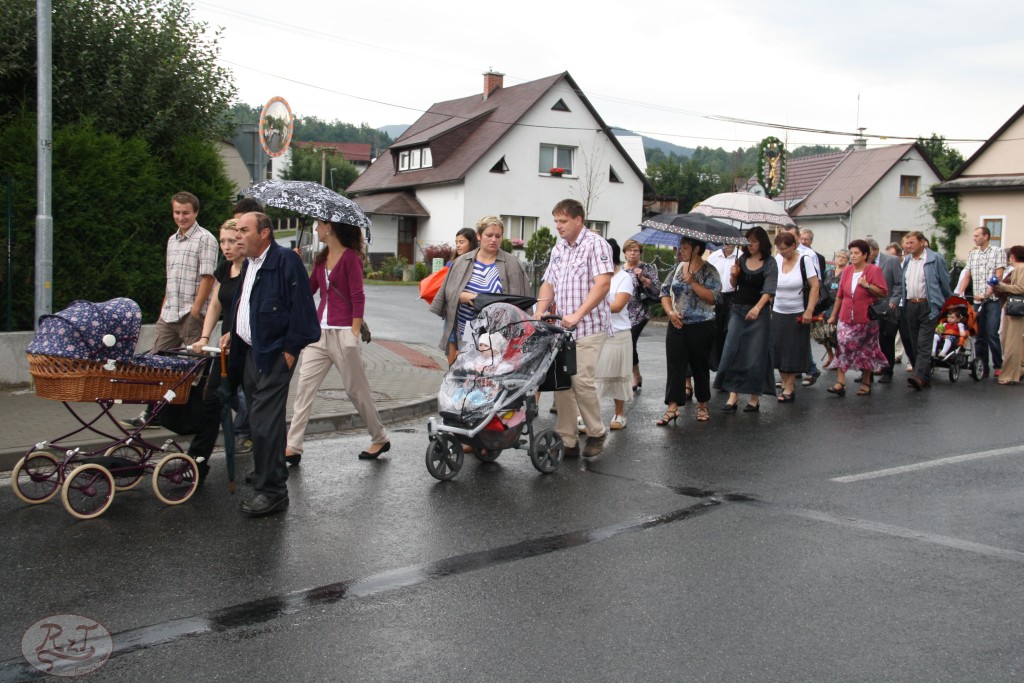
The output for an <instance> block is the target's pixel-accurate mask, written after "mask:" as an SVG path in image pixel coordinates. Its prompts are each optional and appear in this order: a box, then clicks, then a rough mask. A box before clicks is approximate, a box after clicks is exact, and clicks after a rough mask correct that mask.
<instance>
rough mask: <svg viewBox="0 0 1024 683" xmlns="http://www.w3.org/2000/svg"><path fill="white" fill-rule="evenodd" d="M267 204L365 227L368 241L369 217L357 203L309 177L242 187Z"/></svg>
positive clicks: (266, 181) (247, 192)
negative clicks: (307, 178)
mask: <svg viewBox="0 0 1024 683" xmlns="http://www.w3.org/2000/svg"><path fill="white" fill-rule="evenodd" d="M242 194H246V195H249V196H250V197H252V198H254V199H258V200H260V201H261V202H263V203H264V204H266V205H267V206H273V207H276V208H278V209H288V210H290V211H295V212H297V213H301V214H304V215H306V216H312V217H313V218H318V219H320V220H324V221H331V222H332V223H346V224H348V225H354V226H356V227H357V228H363V229H364V230H366V241H367V242H369V241H370V219H369V218H367V217H366V214H365V213H363V210H362V209H360V208H359V205H358V204H356V203H355V202H354V201H352V200H351V199H349V198H348V197H343V196H341V195H340V194H338V193H337V192H335V191H334V190H330V189H328V188H326V187H324V186H323V185H321V184H320V183H314V182H312V181H309V180H264V181H263V182H261V183H256V184H255V185H253V186H252V187H250V188H248V189H245V190H242Z"/></svg>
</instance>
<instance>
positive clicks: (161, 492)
mask: <svg viewBox="0 0 1024 683" xmlns="http://www.w3.org/2000/svg"><path fill="white" fill-rule="evenodd" d="M198 486H199V466H198V465H196V461H195V460H193V459H192V458H191V457H190V456H188V455H185V454H184V453H171V454H169V455H165V456H164V457H163V459H162V460H161V461H160V462H158V463H157V465H156V467H155V468H154V469H153V494H154V495H155V496H156V497H157V498H159V499H160V502H162V503H165V504H167V505H180V504H181V503H184V502H185V501H186V500H188V499H189V498H191V497H192V494H193V493H195V492H196V488H197V487H198Z"/></svg>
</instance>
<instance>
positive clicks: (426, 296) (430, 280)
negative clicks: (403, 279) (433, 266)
mask: <svg viewBox="0 0 1024 683" xmlns="http://www.w3.org/2000/svg"><path fill="white" fill-rule="evenodd" d="M447 275H448V266H445V267H444V268H440V269H438V270H436V271H435V272H433V273H431V274H430V275H428V276H426V277H425V278H423V279H422V280H420V298H421V299H423V300H424V301H426V302H427V303H428V304H432V303H434V297H435V296H437V293H438V292H439V291H441V285H442V284H444V279H445V277H446V276H447Z"/></svg>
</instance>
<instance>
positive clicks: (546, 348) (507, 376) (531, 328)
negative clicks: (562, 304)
mask: <svg viewBox="0 0 1024 683" xmlns="http://www.w3.org/2000/svg"><path fill="white" fill-rule="evenodd" d="M558 339H559V336H558V332H556V331H554V330H552V329H551V328H549V327H548V326H547V325H545V324H543V323H539V322H537V321H536V320H534V319H532V318H531V317H530V316H529V315H528V314H527V313H526V312H524V311H523V310H521V309H519V308H517V307H516V306H513V305H511V304H506V303H494V304H491V305H489V306H487V307H486V308H484V309H483V310H482V311H481V312H480V313H479V314H477V316H476V317H475V318H473V320H471V321H470V322H469V323H468V324H467V325H466V332H465V335H464V336H463V339H462V344H461V347H460V350H459V356H458V358H456V360H455V363H454V364H453V365H452V367H451V369H450V370H449V371H448V374H447V375H445V378H444V381H442V383H441V390H440V391H439V392H438V396H437V402H438V409H439V411H440V413H441V416H442V417H443V418H445V419H446V420H451V421H455V422H458V423H461V424H463V425H474V424H478V423H479V422H480V421H481V420H483V419H484V418H486V417H487V415H488V414H489V413H490V412H491V411H492V410H494V409H495V408H496V407H498V408H503V407H506V406H496V405H495V403H496V401H497V400H498V398H499V397H500V396H501V393H502V390H503V389H506V388H509V384H510V381H511V380H521V381H525V382H527V383H532V382H534V381H535V382H536V384H538V385H539V383H540V381H541V380H542V379H543V378H544V375H545V374H546V373H547V369H548V365H550V360H551V351H552V350H553V349H554V347H555V346H556V345H557V343H558ZM508 407H512V406H508Z"/></svg>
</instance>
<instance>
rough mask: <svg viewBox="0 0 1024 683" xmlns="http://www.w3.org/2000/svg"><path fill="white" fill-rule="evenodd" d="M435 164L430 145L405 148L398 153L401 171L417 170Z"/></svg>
mask: <svg viewBox="0 0 1024 683" xmlns="http://www.w3.org/2000/svg"><path fill="white" fill-rule="evenodd" d="M433 165H434V160H433V157H432V156H431V154H430V148H429V147H417V148H416V149H405V150H402V151H401V152H399V153H398V170H399V171H400V172H401V171H416V170H418V169H421V168H430V167H431V166H433Z"/></svg>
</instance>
